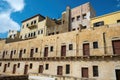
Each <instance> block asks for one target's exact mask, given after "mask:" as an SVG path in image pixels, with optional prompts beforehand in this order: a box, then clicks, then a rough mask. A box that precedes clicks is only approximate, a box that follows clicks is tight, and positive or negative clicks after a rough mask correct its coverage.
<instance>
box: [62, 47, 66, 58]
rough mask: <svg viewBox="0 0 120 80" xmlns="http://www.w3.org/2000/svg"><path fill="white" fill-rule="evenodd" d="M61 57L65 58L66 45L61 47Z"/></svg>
mask: <svg viewBox="0 0 120 80" xmlns="http://www.w3.org/2000/svg"><path fill="white" fill-rule="evenodd" d="M61 56H66V45H63V46H61Z"/></svg>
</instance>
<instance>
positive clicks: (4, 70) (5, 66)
mask: <svg viewBox="0 0 120 80" xmlns="http://www.w3.org/2000/svg"><path fill="white" fill-rule="evenodd" d="M6 68H7V64H5V65H4V69H3V72H6Z"/></svg>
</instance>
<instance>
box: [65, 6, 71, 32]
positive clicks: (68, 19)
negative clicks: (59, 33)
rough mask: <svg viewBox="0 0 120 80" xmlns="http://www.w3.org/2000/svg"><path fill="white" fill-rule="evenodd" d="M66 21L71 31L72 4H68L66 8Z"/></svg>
mask: <svg viewBox="0 0 120 80" xmlns="http://www.w3.org/2000/svg"><path fill="white" fill-rule="evenodd" d="M66 22H67V27H68V31H71V9H70V6H67V8H66Z"/></svg>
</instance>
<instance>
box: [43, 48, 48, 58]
mask: <svg viewBox="0 0 120 80" xmlns="http://www.w3.org/2000/svg"><path fill="white" fill-rule="evenodd" d="M44 57H48V47H45V49H44Z"/></svg>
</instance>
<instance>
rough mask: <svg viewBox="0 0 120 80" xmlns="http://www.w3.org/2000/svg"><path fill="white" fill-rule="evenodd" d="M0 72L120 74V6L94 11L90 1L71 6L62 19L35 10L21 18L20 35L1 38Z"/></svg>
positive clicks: (59, 79) (58, 78)
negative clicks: (106, 11) (97, 13)
mask: <svg viewBox="0 0 120 80" xmlns="http://www.w3.org/2000/svg"><path fill="white" fill-rule="evenodd" d="M84 10H85V11H84ZM84 18H85V20H84ZM78 20H80V21H78ZM0 74H1V75H29V79H30V80H38V78H39V79H42V78H43V79H44V80H45V78H48V80H120V11H117V12H113V13H109V14H106V15H103V16H98V17H95V11H94V10H93V9H92V7H91V6H90V3H86V4H83V5H81V6H78V7H76V8H73V9H70V7H67V10H66V11H65V12H63V13H62V18H61V19H50V18H48V17H43V16H41V15H35V16H33V17H31V18H29V19H26V20H24V21H22V27H21V31H20V35H19V39H13V40H9V39H6V40H0Z"/></svg>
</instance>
